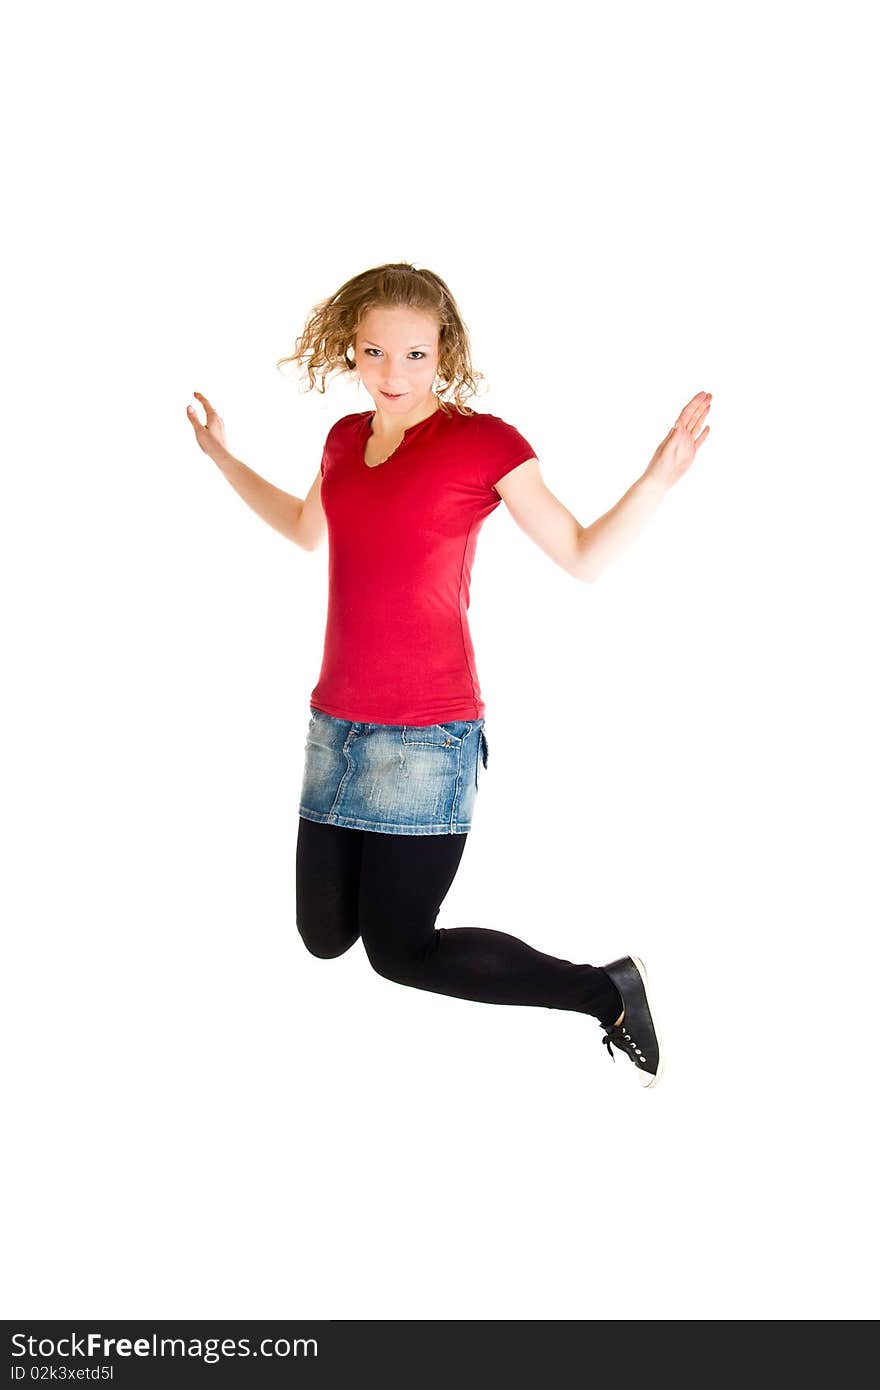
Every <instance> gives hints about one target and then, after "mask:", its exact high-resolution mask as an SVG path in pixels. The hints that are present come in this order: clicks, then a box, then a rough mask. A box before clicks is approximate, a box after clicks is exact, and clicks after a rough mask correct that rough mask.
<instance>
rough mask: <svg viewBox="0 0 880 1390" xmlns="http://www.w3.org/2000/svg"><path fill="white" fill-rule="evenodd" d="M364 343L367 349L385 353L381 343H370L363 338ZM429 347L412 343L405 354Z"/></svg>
mask: <svg viewBox="0 0 880 1390" xmlns="http://www.w3.org/2000/svg"><path fill="white" fill-rule="evenodd" d="M364 342H365V343H366V345H367V347H377V348H379V349H380V350H381V351H382V352H384V351H385V349H384V348H383V347H382V344H381V343H371V342H370V340H369V338H364ZM430 346H431V344H430V343H413V345H412V347H411V348H407V352H415V350H416V348H430Z"/></svg>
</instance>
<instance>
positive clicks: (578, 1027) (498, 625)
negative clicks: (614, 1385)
mask: <svg viewBox="0 0 880 1390" xmlns="http://www.w3.org/2000/svg"><path fill="white" fill-rule="evenodd" d="M870 13H871V9H870V7H869V6H867V5H856V4H843V5H836V6H834V8H833V10H832V7H831V6H830V5H815V4H798V5H795V4H779V3H775V4H774V3H770V4H767V3H762V4H760V5H758V4H751V5H749V4H746V5H743V4H740V5H739V6H738V7H737V8H736V9H730V7H727V8H724V9H721V8H712V7H710V8H708V9H707V8H706V7H705V6H703V5H699V4H697V3H680V2H679V3H670V4H665V5H662V6H657V5H653V4H647V3H640V4H629V5H626V6H616V7H613V6H607V5H586V6H582V7H575V8H572V7H571V6H570V5H563V4H562V3H559V2H558V0H553V2H551V3H545V4H542V5H540V6H537V7H536V6H534V5H532V4H528V5H526V4H513V5H511V4H505V5H501V4H497V5H494V4H493V5H486V4H483V5H480V4H476V5H473V4H469V5H467V6H465V5H463V4H460V3H454V2H453V3H449V4H446V5H444V6H442V7H441V8H440V9H439V10H436V11H435V12H432V11H431V10H430V9H429V8H426V7H423V6H417V5H412V4H401V3H394V2H393V0H389V3H386V4H383V5H381V6H364V5H354V6H350V7H349V6H345V5H334V6H330V7H327V6H319V5H314V6H312V7H310V8H309V9H306V8H305V7H300V6H296V5H291V4H289V3H285V4H281V3H278V4H268V3H264V4H252V5H250V6H248V7H247V10H244V9H243V8H242V7H241V6H240V5H231V4H222V5H218V4H217V3H212V4H210V5H208V4H193V3H189V4H175V6H174V7H173V9H172V8H170V7H169V8H168V9H166V10H162V9H161V8H160V9H159V10H155V9H143V8H141V9H139V10H136V9H133V8H132V7H129V6H123V7H119V6H111V5H109V4H108V5H95V4H86V5H78V6H75V7H73V8H72V9H71V8H69V7H62V6H60V5H50V6H44V7H42V8H40V9H39V10H33V9H32V10H24V9H22V8H21V7H19V9H18V11H17V12H16V15H15V17H14V18H13V19H12V20H11V21H10V28H9V31H8V33H7V43H6V46H5V47H6V52H5V57H4V60H3V65H4V73H3V83H2V91H3V97H2V100H3V105H4V108H5V111H4V115H5V117H6V121H5V129H6V131H7V141H6V179H5V184H6V191H7V194H11V195H12V197H11V203H10V204H8V206H11V208H12V211H11V212H8V213H7V217H6V219H5V224H4V239H5V241H6V249H5V254H4V258H3V263H4V270H5V277H4V278H5V281H6V283H5V286H4V303H5V305H6V311H5V313H4V318H5V330H6V331H5V334H4V338H5V342H4V346H3V382H4V386H5V388H6V390H5V393H4V394H5V400H6V404H5V409H4V412H3V417H4V418H3V422H4V444H3V456H4V489H3V507H2V514H3V532H2V559H3V579H4V593H5V596H6V602H5V604H4V651H5V656H6V658H7V663H8V664H7V666H6V680H5V681H4V685H3V702H4V711H3V713H4V718H3V727H4V733H5V735H6V738H5V748H4V755H3V764H4V774H3V783H4V819H5V825H4V837H3V838H4V850H5V854H4V858H5V863H6V867H5V872H4V875H3V880H4V888H3V894H4V899H5V902H4V911H3V916H4V921H5V927H4V954H5V962H6V971H5V980H6V983H5V989H4V1011H3V1012H4V1019H5V1021H4V1039H3V1047H4V1057H5V1061H6V1068H5V1070H6V1078H5V1082H4V1093H5V1102H4V1110H5V1112H6V1115H7V1118H8V1121H9V1131H8V1140H7V1142H6V1144H5V1145H4V1162H5V1166H6V1175H5V1181H4V1193H5V1202H6V1211H5V1213H4V1229H5V1245H6V1254H7V1259H6V1261H5V1264H6V1268H7V1273H6V1276H5V1278H6V1285H5V1288H4V1290H3V1308H4V1315H5V1316H7V1317H13V1316H15V1317H20V1316H25V1315H26V1316H30V1317H42V1318H50V1317H59V1318H60V1317H82V1316H85V1315H89V1316H91V1317H95V1316H100V1317H105V1318H111V1317H115V1318H132V1317H139V1318H149V1317H156V1318H160V1317H165V1318H183V1317H194V1318H208V1317H211V1318H224V1317H228V1318H235V1317H240V1318H257V1317H263V1318H281V1317H290V1318H300V1317H302V1318H305V1317H319V1318H363V1319H377V1318H401V1317H402V1318H425V1317H427V1318H435V1319H451V1318H469V1319H472V1318H502V1319H512V1318H538V1319H551V1318H564V1319H605V1318H609V1319H644V1318H647V1319H694V1318H696V1319H710V1318H713V1319H714V1318H726V1319H745V1318H750V1319H751V1318H765V1319H770V1318H774V1319H775V1318H786V1319H795V1318H809V1319H818V1318H822V1319H824V1318H841V1319H842V1318H867V1317H873V1316H875V1315H876V1312H877V1304H876V1298H875V1295H874V1293H873V1292H872V1283H873V1274H874V1258H873V1244H874V1242H875V1241H876V1236H877V1227H876V1215H877V1212H876V1204H875V1191H876V1172H875V1163H876V1155H875V1152H874V1151H873V1150H872V1148H870V1147H869V1127H870V1125H871V1122H872V1119H873V1117H874V1115H875V1113H876V1080H877V1045H876V1041H875V1037H874V1034H875V1011H876V1002H875V1001H876V982H877V971H878V959H877V946H876V936H877V925H878V913H877V894H876V886H875V885H876V877H877V874H876V856H877V828H878V827H877V817H876V805H877V774H878V760H877V752H878V749H877V738H876V727H877V721H876V709H877V702H878V687H877V682H876V678H875V676H874V674H873V670H872V666H873V661H874V658H875V654H876V626H877V618H876V611H877V604H876V595H877V578H878V576H877V569H876V559H875V556H876V540H875V531H876V524H877V523H876V516H877V501H878V490H877V481H876V479H877V464H878V451H877V442H876V435H875V430H874V416H875V414H876V401H877V391H876V382H877V371H878V357H877V351H876V342H877V321H878V309H880V304H878V293H877V291H878V282H877V270H876V266H877V258H876V246H877V241H878V225H877V220H876V216H875V214H874V212H873V206H874V205H873V204H872V202H871V196H872V184H873V183H874V182H875V179H874V170H875V156H876V142H875V140H874V139H872V130H876V122H877V117H878V111H877V100H876V52H872V50H871V48H870V46H869V45H867V44H866V42H865V35H864V26H865V24H866V22H867V19H868V17H869V15H870ZM390 260H410V261H412V262H414V263H415V264H417V265H424V266H428V267H430V268H432V269H433V270H435V271H436V272H437V273H438V274H439V275H441V276H442V277H443V278H444V279H445V280H446V281H447V283H448V284H449V285H450V287H451V288H452V290H453V293H454V294H455V297H456V299H457V302H458V304H459V307H460V308H461V311H462V313H463V315H464V317H465V321H466V322H467V324H468V326H469V329H470V331H471V336H472V346H473V354H474V361H475V365H476V366H477V367H478V368H479V369H480V370H481V371H483V372H484V373H485V374H486V378H487V389H486V391H485V394H483V395H481V397H480V398H479V399H478V400H477V401H475V402H474V404H475V405H476V407H477V408H478V409H483V410H488V411H491V412H493V413H494V414H498V415H500V416H502V418H504V419H506V420H509V421H510V422H511V423H512V424H514V425H515V426H516V427H517V428H518V429H519V430H520V431H521V432H522V433H523V434H524V435H525V436H526V438H527V439H528V440H529V441H530V442H531V443H532V444H533V445H534V447H535V449H536V451H537V453H538V457H539V459H540V461H541V466H542V470H543V473H544V477H545V479H546V481H547V484H548V486H549V487H550V488H551V489H552V490H553V491H554V492H555V493H556V494H557V496H559V497H560V499H561V500H562V501H563V502H564V503H565V505H566V506H568V507H569V508H570V509H571V510H572V511H573V512H574V513H575V515H576V516H577V517H578V519H579V520H580V521H581V522H583V523H584V524H586V523H588V522H589V521H592V520H593V519H595V518H596V517H597V516H599V515H601V514H602V513H603V512H605V511H606V510H607V509H608V508H609V507H611V506H612V505H613V504H614V503H615V502H616V501H617V499H618V498H619V497H620V496H621V495H622V494H623V492H625V491H626V489H627V488H628V487H629V486H630V485H631V484H632V482H634V481H635V479H636V478H637V477H638V476H639V475H640V474H641V473H642V471H643V470H644V468H645V466H646V464H647V462H648V460H649V459H650V457H651V455H652V453H653V451H654V449H655V448H656V446H657V444H658V443H659V442H660V440H661V439H662V438H663V436H664V434H665V433H666V431H667V430H668V429H669V427H670V425H671V424H672V422H673V420H674V419H675V418H676V416H677V415H678V412H679V410H680V409H681V407H682V406H683V405H684V404H685V402H686V401H688V400H690V398H691V397H692V396H693V395H694V394H695V392H697V391H699V390H702V389H705V390H709V391H712V393H713V396H714V400H713V405H712V409H711V412H710V415H709V423H710V424H711V433H710V435H709V438H708V440H707V442H706V443H705V444H704V445H703V447H702V448H701V450H700V451H699V453H698V455H697V458H696V461H695V463H694V465H693V467H692V469H691V470H690V472H689V473H688V474H687V475H686V477H685V478H684V479H683V480H682V481H681V482H680V483H679V484H678V485H677V486H676V487H675V488H674V489H673V490H672V492H671V493H670V494H669V495H668V496H667V497H666V499H665V500H664V502H663V504H662V506H661V509H660V511H659V512H658V514H657V516H656V517H655V518H654V519H653V521H652V522H651V523H650V525H649V527H648V528H647V529H646V530H645V531H644V532H643V534H642V535H641V536H640V538H639V539H638V541H637V542H636V543H635V545H634V546H633V547H632V548H631V549H630V550H629V551H628V552H627V553H626V554H625V555H623V556H622V557H621V558H620V560H619V561H618V562H617V563H616V564H615V565H614V566H613V567H612V569H610V570H609V571H607V572H606V574H605V575H604V576H603V577H602V578H601V579H600V581H599V582H598V583H597V584H595V585H591V586H588V585H583V584H579V583H577V582H575V581H574V580H573V579H572V578H571V577H570V576H568V575H567V574H565V573H564V572H563V571H562V570H560V569H558V568H557V567H555V566H554V565H553V564H552V563H551V562H550V561H549V560H548V559H547V557H546V556H545V555H543V553H542V552H541V551H540V550H538V548H537V547H535V546H534V545H533V544H532V543H531V542H530V541H529V540H528V539H527V537H525V536H524V535H523V533H522V532H521V531H520V530H519V529H518V528H517V527H516V525H515V523H514V522H513V519H512V517H511V516H510V515H509V513H507V512H506V509H505V508H504V506H503V505H502V506H501V507H499V508H498V510H497V511H496V512H495V513H494V514H493V515H492V516H491V517H490V518H489V520H488V522H487V523H486V525H485V527H484V529H483V533H482V535H481V539H480V544H479V547H478V553H477V559H476V564H475V569H474V578H473V593H472V604H471V623H472V633H473V637H474V642H475V646H476V651H477V659H478V669H479V674H480V680H481V684H482V689H483V694H484V698H485V700H486V704H487V711H486V732H487V736H488V740H489V744H490V759H489V768H488V773H487V775H486V776H485V777H484V778H483V779H482V781H481V790H480V799H479V804H478V807H477V812H476V819H475V825H474V830H473V832H472V834H471V836H470V839H469V842H468V845H467V848H466V851H465V856H464V859H463V860H462V864H461V868H460V870H459V873H458V877H457V878H456V880H455V882H454V884H453V887H452V889H451V891H450V893H449V895H448V897H447V899H446V902H445V904H444V906H443V908H442V909H441V916H440V918H439V924H440V925H446V926H455V925H472V926H479V925H483V926H491V927H495V928H497V929H501V930H507V931H511V932H513V933H514V934H516V935H518V936H520V937H522V938H523V939H524V940H527V941H529V942H530V943H531V944H532V945H534V946H536V947H538V948H539V949H541V950H544V951H548V952H552V953H554V954H558V955H561V956H564V957H565V958H567V959H571V960H576V961H590V962H592V963H602V962H606V961H608V960H611V959H613V958H614V957H616V956H618V955H621V954H624V953H626V952H628V951H635V952H637V953H638V954H640V955H641V956H642V957H643V959H644V960H645V963H646V966H647V968H648V971H649V974H650V977H651V981H652V985H653V989H654V996H655V997H654V1002H655V1008H656V1012H657V1016H658V1024H659V1027H660V1031H661V1033H662V1034H663V1037H664V1041H665V1043H666V1048H667V1065H666V1074H665V1076H664V1077H663V1080H662V1081H661V1083H660V1085H658V1086H657V1087H656V1088H655V1089H653V1090H647V1091H643V1090H642V1089H641V1088H640V1086H639V1085H638V1078H637V1076H636V1073H635V1070H634V1068H632V1067H630V1066H628V1065H627V1063H626V1062H625V1060H624V1059H623V1057H620V1058H619V1060H618V1062H617V1064H616V1065H612V1063H611V1061H610V1060H609V1057H608V1055H607V1053H606V1051H605V1049H604V1048H603V1047H602V1046H601V1032H600V1029H599V1027H598V1025H597V1024H596V1023H595V1022H594V1020H592V1019H589V1018H585V1017H584V1016H581V1015H576V1014H570V1013H565V1012H562V1011H556V1010H547V1009H541V1008H526V1007H507V1008H505V1007H499V1006H492V1005H485V1004H478V1003H473V1002H470V1001H462V1000H458V999H453V998H449V997H446V996H440V995H433V994H428V993H424V992H421V991H417V990H411V989H406V988H404V987H402V986H399V985H395V984H392V983H391V982H389V981H387V980H385V979H383V978H382V977H380V976H378V975H376V974H375V973H374V972H373V971H372V970H371V969H370V966H369V963H368V961H367V958H366V956H365V954H364V952H363V949H362V947H361V945H360V944H358V945H356V947H355V948H354V949H353V950H351V951H350V952H349V953H348V954H347V955H345V956H343V957H342V958H340V959H337V960H332V961H324V960H319V959H316V958H313V957H311V956H309V954H308V953H307V951H306V950H305V948H304V946H303V945H302V943H301V941H300V939H299V937H298V934H297V931H296V927H295V916H294V911H295V901H294V849H295V838H296V829H297V804H298V794H299V781H300V777H301V772H302V762H303V750H304V742H305V728H306V722H307V718H308V698H309V692H310V691H311V689H312V687H313V685H314V683H315V681H316V679H317V675H318V669H319V665H320V656H321V644H322V639H323V630H324V619H325V601H326V568H327V550H326V546H325V547H324V548H322V549H321V550H320V551H318V552H315V553H311V554H310V553H306V552H304V551H301V550H299V549H297V548H296V547H295V546H293V545H291V544H290V543H289V542H287V541H285V540H284V539H282V537H281V536H279V535H278V534H276V533H275V532H274V531H272V530H271V529H270V528H269V527H268V526H266V525H265V524H264V523H263V522H262V521H261V520H260V519H259V518H258V517H256V516H255V515H254V513H252V512H251V511H250V510H249V509H248V508H247V507H246V505H245V504H244V503H243V502H242V501H241V499H240V498H239V497H238V496H237V495H236V493H235V492H234V491H233V489H232V488H231V487H230V486H229V485H228V484H227V482H226V481H225V480H224V479H223V477H222V476H221V475H220V473H219V472H218V471H217V469H216V468H215V466H214V465H213V464H212V463H211V462H210V461H209V460H208V459H207V458H206V457H205V455H204V454H202V453H201V452H200V451H199V449H198V448H197V445H196V443H195V439H194V437H193V432H192V429H191V426H190V425H189V423H188V421H187V418H186V414H185V411H186V406H187V404H188V403H189V402H190V401H191V400H193V396H192V392H193V391H194V390H199V391H202V392H204V393H205V394H206V395H207V396H208V397H209V398H210V399H211V400H212V401H213V402H214V403H215V405H216V406H217V408H218V409H219V411H220V413H221V414H222V416H223V418H224V420H225V422H226V427H227V435H228V441H229V447H230V449H231V450H232V452H233V453H235V454H236V455H237V456H238V457H239V458H243V459H244V460H245V462H247V463H248V464H249V465H250V466H251V467H252V468H255V469H256V470H257V471H259V472H261V473H263V474H264V475H265V476H267V477H269V478H271V480H272V481H273V482H275V483H276V484H278V485H279V486H281V487H284V488H286V489H288V490H289V491H291V492H294V493H296V494H297V495H299V496H302V495H303V494H304V493H305V491H307V489H308V486H309V484H310V483H311V480H312V479H313V477H314V475H315V472H316V470H317V467H318V463H319V461H320V452H321V446H322V443H323V440H324V437H325V435H326V432H327V430H328V429H329V427H330V425H331V424H332V423H333V421H334V420H335V419H337V418H338V417H339V416H340V415H342V414H345V413H348V412H350V411H352V410H362V409H366V408H367V407H368V406H371V404H372V402H371V401H370V399H369V398H368V397H367V395H366V392H365V391H364V389H363V388H362V387H361V388H352V387H351V386H350V385H348V386H346V385H343V383H342V382H340V381H338V380H337V381H335V382H334V383H333V384H332V385H331V386H330V388H329V390H328V392H327V394H326V395H325V396H321V395H319V394H318V393H317V392H312V393H310V394H309V393H305V392H303V391H302V390H301V389H300V388H299V387H298V386H297V384H296V383H295V382H291V380H289V379H287V378H285V377H284V376H283V374H282V373H281V372H279V371H278V370H277V368H276V365H275V364H276V361H277V360H278V359H279V358H280V357H282V356H284V355H286V354H287V353H289V352H290V351H291V349H292V346H293V342H294V340H295V338H296V336H297V335H298V334H299V333H300V332H301V330H302V327H303V325H304V323H305V320H306V317H307V316H308V314H309V312H310V311H311V308H312V306H313V305H314V304H316V303H317V302H318V301H319V300H320V299H322V298H324V297H326V296H327V295H329V294H331V293H333V292H334V291H335V290H336V288H337V287H338V286H339V285H340V284H342V283H343V281H345V280H346V279H348V278H349V277H351V276H352V275H354V274H356V273H358V272H359V271H361V270H364V269H366V268H367V267H369V266H372V265H376V264H379V263H381V262H383V261H390Z"/></svg>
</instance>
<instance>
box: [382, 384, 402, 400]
mask: <svg viewBox="0 0 880 1390" xmlns="http://www.w3.org/2000/svg"><path fill="white" fill-rule="evenodd" d="M379 389H380V391H381V390H382V388H381V387H380V388H379ZM382 395H383V396H384V397H385V399H386V401H400V400H403V397H404V396H405V395H406V392H405V391H398V392H397V393H396V395H392V394H391V392H390V391H382Z"/></svg>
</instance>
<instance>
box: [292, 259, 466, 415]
mask: <svg viewBox="0 0 880 1390" xmlns="http://www.w3.org/2000/svg"><path fill="white" fill-rule="evenodd" d="M396 307H406V308H408V309H416V310H418V311H420V312H422V313H426V314H431V315H433V317H434V318H435V319H436V321H437V326H438V330H439V340H440V341H439V353H438V363H437V378H438V379H439V387H438V389H437V390H436V392H435V394H436V395H437V398H438V400H439V403H440V409H441V410H443V411H445V412H446V414H447V415H448V414H449V404H448V398H449V396H450V395H451V398H452V400H453V402H454V404H455V406H456V407H457V409H458V410H459V411H461V413H462V414H463V415H473V414H474V413H475V412H474V411H473V410H471V408H470V407H469V406H467V405H465V397H466V396H475V395H476V394H477V392H478V382H480V381H484V380H485V377H484V376H483V373H482V372H477V371H475V370H474V368H473V366H472V364H471V349H470V339H469V337H468V331H467V329H466V327H465V325H464V321H463V319H462V317H461V314H460V313H459V310H458V305H457V304H456V302H455V300H454V299H453V297H452V294H451V292H450V290H449V287H448V286H447V285H446V284H445V283H444V282H443V281H442V280H441V279H440V276H439V275H435V274H434V272H433V270H426V269H421V270H419V269H417V268H416V266H414V265H410V264H408V263H407V262H405V261H401V262H392V263H390V264H388V265H378V266H374V267H373V268H372V269H371V270H364V271H361V273H360V274H359V275H355V276H353V277H352V278H351V279H350V280H346V282H345V284H344V285H342V286H341V287H340V288H339V289H338V290H337V291H336V292H335V294H332V295H331V296H330V297H329V299H323V300H321V302H320V303H319V304H316V305H315V306H314V308H313V310H312V313H311V316H310V317H309V319H308V321H307V323H306V326H305V328H304V329H303V332H302V333H301V334H300V336H299V337H298V338H297V339H296V342H295V344H294V349H293V352H292V353H290V355H289V356H287V357H281V358H279V359H278V362H277V364H276V365H277V366H278V368H279V369H280V368H281V367H282V366H283V365H284V364H285V363H287V362H292V363H295V364H296V365H297V366H298V367H300V368H304V369H305V372H306V373H307V375H308V386H306V387H305V390H307V391H311V390H312V389H313V388H315V389H317V390H318V391H320V392H321V394H322V395H323V394H324V392H325V390H326V387H325V384H324V383H325V381H326V378H327V377H328V376H330V375H332V374H333V373H335V372H341V373H343V374H350V373H353V372H355V370H356V368H355V364H354V361H353V360H352V358H351V357H349V349H350V348H352V347H353V346H354V340H355V335H356V334H357V332H358V329H359V328H360V326H361V323H362V322H363V319H364V317H365V316H366V314H367V313H368V311H369V310H370V309H374V308H396ZM435 385H437V379H436V378H435ZM444 397H446V398H447V399H444Z"/></svg>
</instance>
